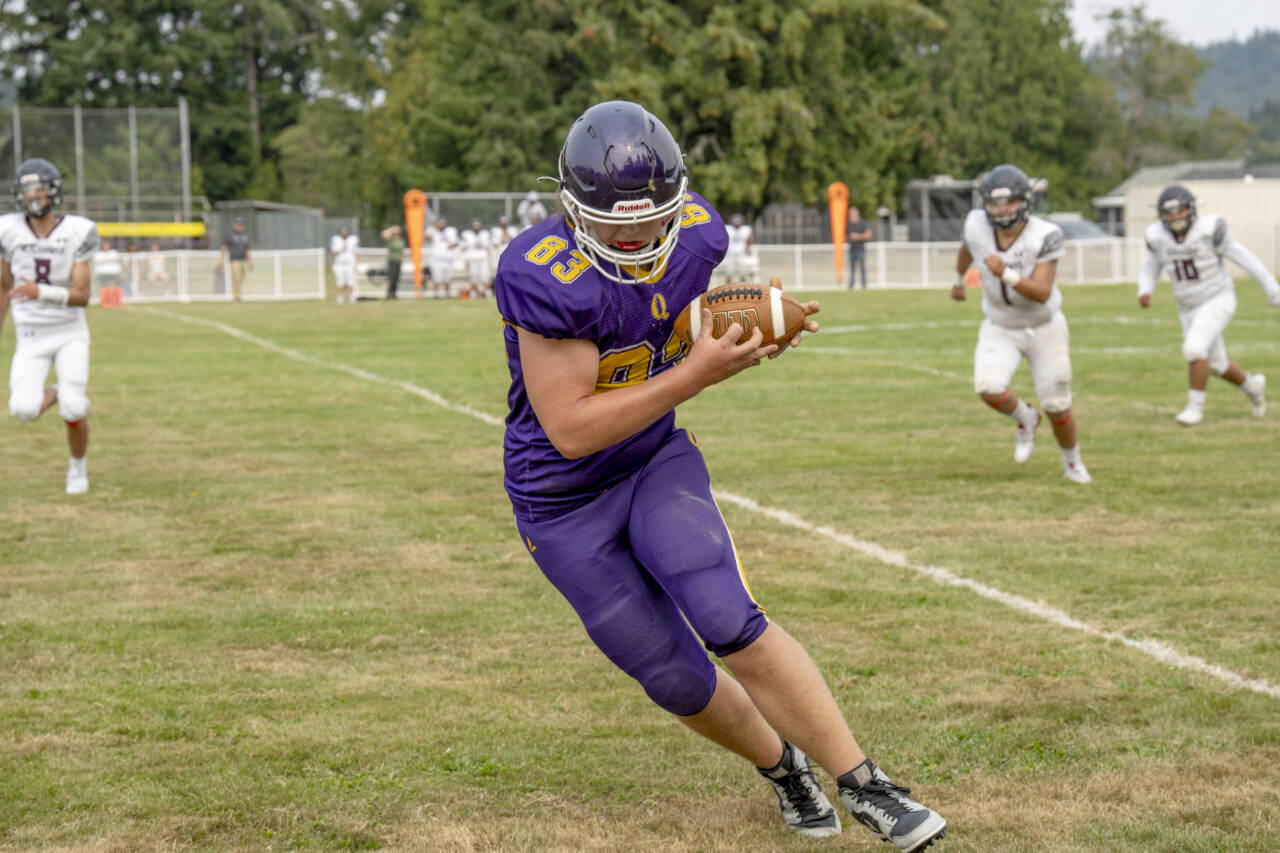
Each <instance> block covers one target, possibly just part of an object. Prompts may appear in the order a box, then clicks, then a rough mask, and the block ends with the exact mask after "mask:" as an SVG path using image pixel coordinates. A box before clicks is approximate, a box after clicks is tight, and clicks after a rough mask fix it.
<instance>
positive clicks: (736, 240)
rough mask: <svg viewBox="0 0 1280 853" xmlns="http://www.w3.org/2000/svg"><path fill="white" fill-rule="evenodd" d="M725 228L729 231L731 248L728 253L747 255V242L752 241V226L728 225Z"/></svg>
mask: <svg viewBox="0 0 1280 853" xmlns="http://www.w3.org/2000/svg"><path fill="white" fill-rule="evenodd" d="M724 230H725V231H727V232H728V233H729V249H728V251H727V253H726V254H730V255H745V254H746V253H747V243H749V242H750V241H751V226H750V225H726V226H725V227H724Z"/></svg>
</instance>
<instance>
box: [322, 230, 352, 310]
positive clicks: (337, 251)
mask: <svg viewBox="0 0 1280 853" xmlns="http://www.w3.org/2000/svg"><path fill="white" fill-rule="evenodd" d="M359 248H360V238H359V237H357V236H356V235H354V234H352V233H351V229H350V228H348V227H347V226H345V225H343V226H342V227H341V228H339V229H338V233H337V234H334V235H333V238H332V239H331V240H330V241H329V254H331V255H332V256H333V283H334V285H335V286H336V287H337V289H338V304H339V305H341V304H342V303H343V302H347V303H351V302H355V301H356V297H355V286H356V251H357V250H359Z"/></svg>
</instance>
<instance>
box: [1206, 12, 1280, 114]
mask: <svg viewBox="0 0 1280 853" xmlns="http://www.w3.org/2000/svg"><path fill="white" fill-rule="evenodd" d="M1200 58H1201V59H1202V60H1204V61H1205V62H1206V63H1207V64H1208V65H1209V68H1208V69H1207V70H1206V71H1205V72H1204V74H1203V75H1202V76H1201V77H1200V85H1199V86H1198V87H1197V88H1196V112H1197V113H1198V114H1200V115H1202V116H1203V115H1207V114H1208V112H1209V110H1210V109H1212V108H1213V107H1216V106H1220V107H1225V108H1226V109H1229V110H1231V111H1232V112H1234V113H1235V114H1236V115H1238V116H1240V117H1241V118H1246V119H1247V118H1249V116H1251V115H1252V114H1253V113H1254V112H1255V111H1256V110H1257V109H1258V108H1259V107H1261V106H1262V105H1263V104H1265V103H1266V102H1267V101H1277V102H1280V30H1259V31H1257V32H1255V33H1254V34H1253V35H1252V36H1251V37H1250V38H1249V39H1248V40H1247V41H1238V40H1232V41H1221V42H1216V43H1214V44H1211V45H1209V46H1208V47H1205V48H1203V49H1201V50H1200Z"/></svg>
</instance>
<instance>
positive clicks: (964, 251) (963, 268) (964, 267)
mask: <svg viewBox="0 0 1280 853" xmlns="http://www.w3.org/2000/svg"><path fill="white" fill-rule="evenodd" d="M971 266H973V255H972V254H970V252H969V247H968V246H965V245H963V244H961V246H960V251H959V252H957V253H956V281H955V284H953V285H951V298H952V299H954V300H955V301H956V302H964V300H965V295H964V289H965V288H964V274H965V272H967V271H968V269H969V267H971Z"/></svg>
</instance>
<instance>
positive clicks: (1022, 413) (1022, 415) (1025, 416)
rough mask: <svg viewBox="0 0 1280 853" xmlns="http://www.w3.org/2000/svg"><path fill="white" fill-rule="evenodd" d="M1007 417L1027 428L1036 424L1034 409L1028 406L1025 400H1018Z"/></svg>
mask: <svg viewBox="0 0 1280 853" xmlns="http://www.w3.org/2000/svg"><path fill="white" fill-rule="evenodd" d="M1009 417H1011V418H1013V419H1014V420H1015V421H1017V422H1018V423H1020V424H1022V425H1023V426H1024V427H1026V428H1027V429H1031V428H1033V427H1034V426H1035V425H1036V410H1035V409H1033V408H1031V407H1030V406H1028V405H1027V401H1026V400H1019V401H1018V405H1017V407H1015V408H1014V410H1013V411H1012V412H1010V413H1009Z"/></svg>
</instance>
